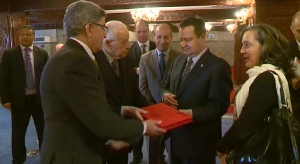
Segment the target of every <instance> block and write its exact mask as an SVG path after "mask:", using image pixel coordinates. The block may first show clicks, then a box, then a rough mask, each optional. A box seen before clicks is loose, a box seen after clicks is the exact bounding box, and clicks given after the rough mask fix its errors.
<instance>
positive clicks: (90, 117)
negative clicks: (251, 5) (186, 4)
mask: <svg viewBox="0 0 300 164" xmlns="http://www.w3.org/2000/svg"><path fill="white" fill-rule="evenodd" d="M105 17H106V14H105V11H104V10H103V9H102V8H101V7H99V6H98V5H97V4H95V3H92V2H89V1H83V0H80V1H77V2H73V3H72V4H70V5H69V6H68V7H67V9H66V13H65V15H64V19H63V24H64V30H65V32H66V34H67V36H68V38H69V39H68V40H67V42H66V43H65V45H64V46H63V47H62V48H61V49H60V50H59V51H58V52H57V53H56V54H55V55H54V56H53V57H51V58H50V59H49V61H48V63H47V64H46V66H45V68H44V71H43V74H42V78H41V98H42V105H43V110H44V116H45V130H44V143H43V145H42V151H41V152H40V156H41V164H50V163H53V164H54V163H56V164H72V163H82V164H85V163H86V164H101V163H102V154H103V146H104V143H106V142H107V141H108V140H109V139H112V140H120V141H124V142H128V143H130V144H132V143H135V142H137V141H138V140H139V138H140V137H141V136H142V135H161V134H163V133H165V130H164V129H161V128H159V127H158V124H159V123H160V122H159V121H151V120H146V121H143V122H142V121H140V120H134V119H124V118H122V117H121V116H120V115H121V113H119V114H116V113H114V112H113V111H112V108H111V107H110V105H109V104H108V103H107V99H106V95H105V86H104V83H103V77H102V75H101V72H102V71H105V70H101V72H100V69H99V67H100V65H98V64H97V62H96V61H95V56H94V55H93V53H96V52H98V51H100V50H101V49H102V44H103V38H104V37H106V33H107V27H106V26H105ZM122 109H123V110H121V111H120V112H122V116H123V115H124V116H131V117H135V118H139V119H142V118H141V115H140V113H141V112H143V110H141V109H138V108H135V107H130V106H127V107H124V108H122Z"/></svg>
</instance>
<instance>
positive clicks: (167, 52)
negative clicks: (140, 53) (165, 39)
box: [156, 47, 171, 56]
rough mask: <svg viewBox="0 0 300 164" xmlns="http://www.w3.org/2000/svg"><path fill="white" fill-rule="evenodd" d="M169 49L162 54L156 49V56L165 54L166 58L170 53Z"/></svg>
mask: <svg viewBox="0 0 300 164" xmlns="http://www.w3.org/2000/svg"><path fill="white" fill-rule="evenodd" d="M170 49H171V48H170V47H169V48H168V50H167V51H164V52H161V51H159V50H158V49H156V52H157V55H160V54H161V53H163V54H165V55H166V56H168V55H169V53H170Z"/></svg>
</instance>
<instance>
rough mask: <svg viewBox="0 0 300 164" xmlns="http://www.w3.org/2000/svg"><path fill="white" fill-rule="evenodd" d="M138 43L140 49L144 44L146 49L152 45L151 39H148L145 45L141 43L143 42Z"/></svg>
mask: <svg viewBox="0 0 300 164" xmlns="http://www.w3.org/2000/svg"><path fill="white" fill-rule="evenodd" d="M137 42H138V44H139V47H141V46H142V45H143V44H145V45H146V47H149V45H150V41H149V39H148V40H147V42H145V43H141V42H139V41H137Z"/></svg>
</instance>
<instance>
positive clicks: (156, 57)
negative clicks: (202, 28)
mask: <svg viewBox="0 0 300 164" xmlns="http://www.w3.org/2000/svg"><path fill="white" fill-rule="evenodd" d="M172 38H173V36H172V30H171V27H170V26H169V25H168V24H159V25H158V26H157V27H156V29H155V31H154V41H155V44H156V49H155V50H152V51H149V52H147V53H145V54H143V55H142V56H141V61H140V65H139V68H140V74H139V88H140V91H141V93H142V94H143V95H144V96H145V97H146V98H147V99H148V100H149V101H151V102H153V103H155V104H157V103H160V102H161V95H160V91H161V84H162V82H163V79H165V77H166V76H167V73H168V71H169V69H170V67H171V64H172V62H173V60H174V59H175V58H176V57H177V56H179V55H180V54H181V53H180V52H178V51H176V50H174V49H172V48H171V46H170V45H171V42H172ZM165 139H166V138H165V136H158V137H150V141H149V142H150V143H149V164H164V163H166V162H165V160H164V155H163V154H164V150H165V144H164V142H165Z"/></svg>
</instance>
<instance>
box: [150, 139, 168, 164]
mask: <svg viewBox="0 0 300 164" xmlns="http://www.w3.org/2000/svg"><path fill="white" fill-rule="evenodd" d="M165 140H166V138H165V135H161V136H155V137H150V138H149V164H159V163H161V162H162V161H164V160H165V156H164V151H165V148H166V146H165Z"/></svg>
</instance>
